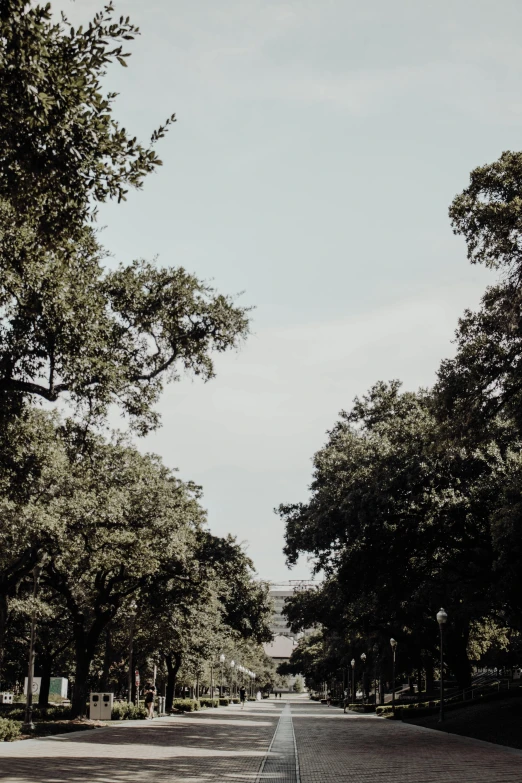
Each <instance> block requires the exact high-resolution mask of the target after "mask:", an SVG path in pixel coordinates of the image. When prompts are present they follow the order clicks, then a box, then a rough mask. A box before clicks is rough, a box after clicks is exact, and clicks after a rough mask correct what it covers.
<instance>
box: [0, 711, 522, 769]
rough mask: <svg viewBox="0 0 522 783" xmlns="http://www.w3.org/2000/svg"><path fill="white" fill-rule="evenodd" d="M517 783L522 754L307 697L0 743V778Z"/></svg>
mask: <svg viewBox="0 0 522 783" xmlns="http://www.w3.org/2000/svg"><path fill="white" fill-rule="evenodd" d="M145 780H150V781H154V783H373V781H375V780H386V783H522V752H521V751H514V750H510V749H509V748H503V747H501V746H496V745H490V744H488V743H481V742H478V741H476V740H469V739H466V738H464V737H460V736H456V735H451V734H445V733H443V732H438V731H431V730H429V729H423V728H420V727H417V726H411V725H408V724H403V723H400V722H399V721H386V720H383V719H380V718H376V717H374V716H371V715H356V714H347V715H344V714H343V713H342V711H341V710H338V709H336V708H333V707H326V706H324V705H320V704H316V703H313V702H308V703H306V702H302V701H301V702H298V703H295V702H289V703H287V704H285V702H284V701H282V702H279V701H278V702H277V704H276V703H275V702H261V703H255V704H251V705H247V706H246V707H245V709H244V710H241V709H240V707H238V706H234V707H232V706H231V707H226V708H225V707H224V708H220V709H218V710H207V711H205V712H202V713H192V714H188V715H180V716H177V717H174V718H165V719H161V720H155V721H151V722H146V721H132V722H126V721H125V722H122V723H118V724H116V725H113V726H110V727H108V728H104V729H96V730H94V731H86V732H81V733H80V732H78V733H75V734H73V735H65V736H61V737H54V738H53V737H47V738H45V739H39V740H28V741H23V742H14V743H0V781H2V782H3V783H142V781H145Z"/></svg>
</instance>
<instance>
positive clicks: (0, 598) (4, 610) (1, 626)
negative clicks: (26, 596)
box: [0, 592, 9, 687]
mask: <svg viewBox="0 0 522 783" xmlns="http://www.w3.org/2000/svg"><path fill="white" fill-rule="evenodd" d="M8 613H9V603H8V598H7V593H5V592H1V593H0V687H1V686H2V685H3V683H4V654H5V636H6V633H7V616H8Z"/></svg>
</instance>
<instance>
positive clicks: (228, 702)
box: [219, 696, 230, 707]
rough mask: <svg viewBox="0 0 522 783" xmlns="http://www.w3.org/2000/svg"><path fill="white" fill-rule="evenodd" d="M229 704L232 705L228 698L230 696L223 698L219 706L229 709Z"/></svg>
mask: <svg viewBox="0 0 522 783" xmlns="http://www.w3.org/2000/svg"><path fill="white" fill-rule="evenodd" d="M229 704H230V699H229V698H228V696H221V698H220V699H219V706H220V707H228V705H229Z"/></svg>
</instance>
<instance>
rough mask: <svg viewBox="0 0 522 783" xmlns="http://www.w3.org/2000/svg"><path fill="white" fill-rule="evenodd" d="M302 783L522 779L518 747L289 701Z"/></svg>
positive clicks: (487, 782) (521, 755) (441, 782)
mask: <svg viewBox="0 0 522 783" xmlns="http://www.w3.org/2000/svg"><path fill="white" fill-rule="evenodd" d="M292 717H293V724H294V732H295V737H296V741H297V748H298V753H299V764H300V772H301V783H334V781H335V783H338V782H339V781H343V783H348V782H349V783H369V781H375V780H386V783H450V782H451V783H515V781H516V783H521V781H522V752H520V751H514V750H510V749H509V748H504V747H502V746H500V745H490V744H486V743H481V742H478V741H477V740H470V739H466V738H464V737H457V736H456V735H451V734H446V733H443V732H439V731H432V730H429V729H424V728H420V727H417V726H411V725H408V724H404V723H401V722H400V721H389V720H384V719H383V718H377V717H375V716H373V715H358V714H355V713H353V714H350V713H348V714H347V715H343V714H342V712H341V711H340V710H337V709H335V708H333V707H326V706H322V705H317V704H309V705H308V706H305V705H303V706H297V705H292Z"/></svg>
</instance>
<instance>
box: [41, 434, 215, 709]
mask: <svg viewBox="0 0 522 783" xmlns="http://www.w3.org/2000/svg"><path fill="white" fill-rule="evenodd" d="M70 471H71V484H70V487H69V491H68V493H64V495H63V496H62V498H61V499H60V507H59V515H60V521H61V525H60V526H59V528H58V534H55V535H53V537H52V538H51V537H49V539H48V540H47V542H46V551H47V552H48V554H49V559H48V562H47V564H46V566H45V571H44V579H43V581H44V583H45V585H46V587H48V588H49V589H50V590H52V591H53V592H54V593H55V594H57V595H58V596H60V597H61V599H63V601H64V603H65V605H66V607H67V615H68V618H69V621H70V623H71V625H72V630H73V638H74V648H75V676H74V696H73V702H72V704H73V712H74V714H76V715H81V714H83V713H84V710H85V702H86V697H87V691H86V686H87V680H88V676H89V669H90V665H91V662H92V660H93V658H94V655H95V652H96V649H97V647H98V644H99V641H100V637H101V635H102V634H103V632H104V631H105V629H106V628H107V626H108V625H109V623H110V622H111V621H112V620H113V619H114V618H115V617H116V615H117V613H118V611H119V610H120V608H121V607H122V606H123V605H124V603H125V602H126V601H127V600H129V597H130V596H133V595H138V594H139V591H140V589H141V588H142V587H144V586H145V585H146V584H147V583H148V581H149V580H151V579H153V578H154V577H155V575H156V574H158V573H159V572H160V571H163V572H166V573H168V574H169V576H170V578H171V579H173V578H176V576H180V577H181V578H182V577H183V574H184V562H185V560H186V559H187V558H188V557H189V556H190V550H191V546H192V541H193V537H194V532H195V530H196V529H197V527H198V525H200V524H201V521H202V519H203V512H202V510H201V508H200V507H199V504H198V500H197V492H196V491H195V489H194V488H192V487H190V486H187V485H185V484H183V483H182V482H181V481H179V480H178V479H176V478H175V477H174V476H173V475H172V474H171V473H169V471H168V470H167V469H166V468H164V467H163V466H162V465H161V463H160V462H159V460H158V459H157V458H155V457H151V456H142V455H140V454H138V452H136V451H135V450H134V449H132V448H130V447H128V446H125V445H124V444H118V443H115V444H104V443H103V441H101V440H100V439H97V438H94V437H91V440H90V443H89V448H88V449H85V450H84V451H83V452H82V453H78V452H77V450H76V444H75V442H74V438H72V437H71V446H70Z"/></svg>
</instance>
